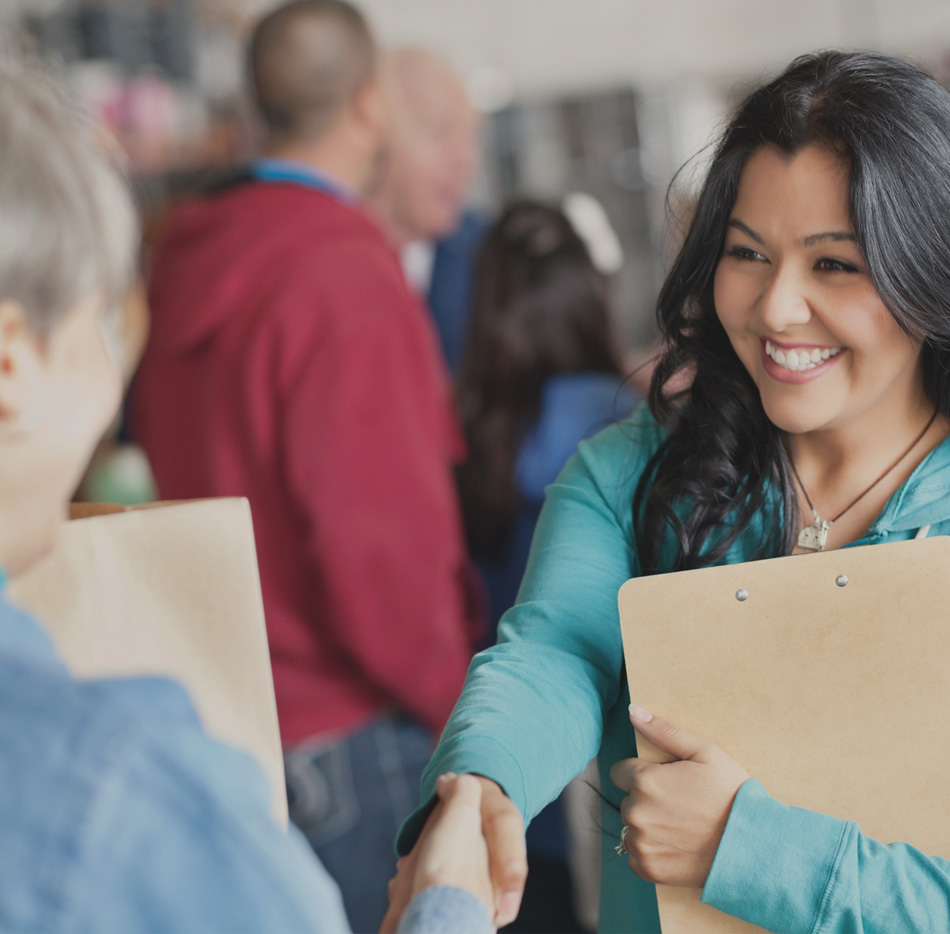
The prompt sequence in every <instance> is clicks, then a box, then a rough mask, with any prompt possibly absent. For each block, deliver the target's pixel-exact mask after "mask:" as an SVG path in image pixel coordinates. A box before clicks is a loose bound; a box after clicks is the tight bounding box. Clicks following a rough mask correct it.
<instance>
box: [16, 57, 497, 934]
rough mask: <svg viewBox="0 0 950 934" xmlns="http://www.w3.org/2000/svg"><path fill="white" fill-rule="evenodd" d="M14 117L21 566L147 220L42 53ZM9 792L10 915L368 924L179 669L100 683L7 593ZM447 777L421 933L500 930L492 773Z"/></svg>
mask: <svg viewBox="0 0 950 934" xmlns="http://www.w3.org/2000/svg"><path fill="white" fill-rule="evenodd" d="M0 127H2V133H0V160H2V164H3V167H4V170H3V173H2V176H0V567H2V568H3V570H4V572H5V573H8V574H16V573H19V572H20V571H22V570H23V569H25V568H27V567H29V566H30V565H31V564H32V563H34V562H35V561H36V560H37V559H39V558H40V557H42V556H43V555H44V554H45V553H46V552H48V551H49V549H50V548H51V547H52V546H53V544H54V542H55V540H56V536H57V531H58V529H59V527H60V526H61V523H62V522H63V520H64V518H65V515H66V510H67V506H68V501H69V498H70V495H71V493H72V491H73V490H74V489H75V487H76V485H77V484H78V482H79V479H80V477H81V475H82V472H83V469H84V467H85V464H86V463H87V461H88V459H89V456H90V455H91V453H92V450H93V447H94V446H95V444H96V441H97V440H98V438H99V436H100V435H101V433H102V432H103V431H104V430H105V428H106V427H107V425H108V424H109V422H110V421H111V419H112V417H113V416H114V414H115V412H116V409H117V406H118V402H119V397H120V386H121V377H120V368H119V366H118V362H119V360H118V358H119V355H120V351H119V349H118V348H119V347H120V342H119V340H118V323H119V315H118V307H119V304H120V302H121V299H122V297H123V295H124V293H125V292H126V290H127V288H128V287H129V286H130V285H131V282H132V276H133V272H134V268H135V259H136V254H137V249H138V229H137V222H136V218H135V213H134V210H133V207H132V202H131V199H130V197H129V193H128V191H127V189H126V187H125V185H124V183H123V182H122V180H121V179H120V177H119V175H118V174H117V173H116V171H115V170H114V169H113V167H112V166H111V165H110V162H109V160H108V159H107V158H106V156H105V154H104V153H103V152H102V151H101V150H100V148H99V146H98V144H97V142H96V138H95V136H94V134H93V132H91V130H90V128H88V127H87V126H85V125H84V124H83V123H82V121H81V120H80V119H79V118H78V116H77V115H76V114H74V113H73V112H72V111H71V109H70V108H69V107H68V106H67V105H66V104H65V103H64V101H63V98H62V96H61V93H60V92H59V90H58V89H57V88H56V87H55V86H54V85H53V84H52V83H51V82H50V81H49V79H48V77H47V76H46V75H45V73H43V72H42V70H40V69H39V68H38V67H36V66H33V65H27V64H26V63H22V62H16V61H11V60H10V58H9V57H7V58H5V59H4V61H3V62H2V63H0ZM5 579H6V578H5V576H4V577H3V580H4V581H5ZM0 787H2V788H3V795H2V796H0V826H2V827H3V835H2V842H0V929H2V930H5V931H7V930H10V931H44V932H54V931H77V932H78V931H97V932H108V931H121V932H128V931H140V930H162V931H227V932H233V931H255V932H264V931H274V932H280V934H285V932H295V931H327V932H338V931H346V930H348V924H347V920H346V917H345V915H344V913H343V907H342V901H341V898H340V894H339V891H338V889H337V886H336V884H335V883H334V882H333V881H332V880H331V878H330V877H329V875H328V874H327V873H326V871H325V870H324V869H323V868H322V867H321V866H320V864H319V863H318V861H317V860H316V858H315V857H314V856H313V854H312V853H311V851H310V849H309V847H308V845H307V844H306V842H305V840H304V839H303V837H302V835H301V834H300V833H299V831H297V830H295V829H293V828H291V830H290V831H289V832H285V831H284V830H283V829H281V828H280V827H278V826H277V824H276V823H275V822H274V821H273V820H272V819H271V817H270V816H269V812H268V798H269V795H268V788H267V785H266V780H265V779H264V776H263V773H262V772H261V770H260V769H259V768H258V766H257V765H256V763H255V762H253V761H252V760H251V759H250V757H248V756H247V755H244V754H243V753H240V752H238V751H236V750H234V749H231V748H229V747H227V746H225V745H222V744H221V743H218V742H215V741H213V740H211V739H210V738H209V737H208V736H207V734H206V733H205V732H204V730H203V729H202V727H201V724H200V722H199V720H198V717H197V714H196V712H195V709H194V707H193V705H192V703H191V701H190V699H189V697H188V695H187V693H186V692H185V690H184V689H183V688H182V687H181V686H180V685H178V684H176V683H175V682H173V681H171V680H168V679H163V678H130V679H117V678H114V679H99V680H79V679H77V678H75V677H73V676H72V675H71V674H70V672H69V671H68V670H67V669H66V667H65V665H64V664H63V662H62V661H61V660H60V659H59V658H58V656H57V654H56V651H55V649H54V646H53V643H52V641H51V640H50V637H49V635H48V634H47V633H46V631H45V630H44V628H43V627H42V625H41V624H40V623H39V622H38V621H36V620H35V619H33V618H32V617H31V616H29V615H28V614H26V613H25V612H23V611H21V610H19V609H17V608H15V607H13V606H12V605H11V604H10V603H9V602H8V601H7V600H6V599H3V598H0ZM439 794H440V796H441V798H442V802H441V804H440V815H441V818H442V819H441V821H440V832H439V834H437V835H436V837H435V842H434V845H433V847H432V848H431V849H430V850H428V851H427V852H422V853H420V854H419V856H418V858H414V860H413V861H412V866H411V869H412V879H413V891H414V894H415V898H414V900H413V902H412V905H411V906H410V908H409V911H407V913H406V915H405V917H404V918H403V921H402V927H401V930H403V931H420V932H423V931H437V930H453V931H470V932H472V934H475V932H478V934H481V932H487V931H489V930H491V926H492V925H491V918H490V916H489V913H488V909H487V905H488V904H490V902H491V892H490V888H489V882H488V871H487V851H486V850H485V847H484V845H483V844H481V836H480V830H479V816H478V814H479V807H480V795H481V792H480V787H479V785H478V783H477V782H476V781H475V780H474V779H472V778H470V777H468V776H463V777H459V778H456V777H455V776H447V777H444V778H443V779H442V780H441V781H440V784H439ZM462 886H464V887H462Z"/></svg>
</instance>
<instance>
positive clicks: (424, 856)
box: [380, 773, 528, 934]
mask: <svg viewBox="0 0 950 934" xmlns="http://www.w3.org/2000/svg"><path fill="white" fill-rule="evenodd" d="M436 791H437V793H438V796H439V800H438V802H437V803H436V806H435V808H434V810H433V811H432V814H431V815H430V816H429V819H428V821H427V822H426V825H425V827H424V828H423V830H422V833H421V834H420V836H419V839H418V840H417V841H416V845H415V846H414V847H413V849H412V852H410V853H409V854H408V855H407V856H404V857H403V858H402V859H400V860H399V863H398V867H397V871H396V875H395V877H394V878H393V879H392V881H391V882H390V883H389V911H388V912H387V913H386V917H385V918H384V919H383V924H382V927H381V928H380V934H396V932H397V930H400V927H399V925H400V921H401V920H402V918H403V913H404V912H405V911H406V908H407V906H409V904H410V902H411V901H412V899H413V898H414V897H415V896H416V895H418V894H419V893H420V892H422V891H423V890H424V889H426V888H429V887H430V886H434V885H439V886H451V887H454V888H459V889H465V890H467V891H468V892H470V893H471V894H472V895H474V896H475V897H476V898H477V899H478V901H479V902H481V904H482V905H483V906H484V915H483V916H482V917H481V918H480V919H479V918H476V917H473V918H472V919H471V921H472V924H471V930H472V931H482V930H486V931H487V930H493V929H494V928H497V927H503V926H504V925H506V924H508V923H510V922H511V921H513V920H514V919H515V917H516V916H517V914H518V908H519V907H520V904H521V895H522V892H523V890H524V883H525V879H526V878H527V873H528V864H527V857H526V855H525V843H524V821H523V820H522V818H521V814H520V813H519V811H518V809H517V808H516V807H515V805H514V804H513V803H512V802H511V801H510V800H509V799H508V797H507V796H506V795H505V793H504V792H503V791H502V790H501V788H500V787H499V786H498V785H497V784H496V783H495V782H493V781H491V780H490V779H487V778H483V777H481V776H476V775H454V774H452V773H447V774H445V775H442V776H440V777H439V780H438V782H437V784H436ZM489 852H491V854H492V859H491V864H489ZM406 920H407V921H408V920H409V919H408V918H407V919H406ZM411 927H412V926H411V924H408V925H406V926H404V927H403V928H402V930H407V929H410V930H411Z"/></svg>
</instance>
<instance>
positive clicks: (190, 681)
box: [9, 498, 287, 823]
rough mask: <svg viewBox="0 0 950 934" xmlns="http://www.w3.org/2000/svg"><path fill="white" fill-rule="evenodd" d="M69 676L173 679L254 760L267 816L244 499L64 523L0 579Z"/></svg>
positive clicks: (270, 753)
mask: <svg viewBox="0 0 950 934" xmlns="http://www.w3.org/2000/svg"><path fill="white" fill-rule="evenodd" d="M9 593H10V598H11V599H12V600H13V601H14V602H16V603H19V604H21V605H22V606H25V607H26V608H27V609H29V610H31V611H32V612H33V613H35V614H36V616H37V618H38V619H40V620H41V621H42V622H43V623H44V624H45V625H46V628H47V629H48V631H49V632H50V634H51V635H52V637H53V639H54V641H55V642H56V645H57V648H58V649H59V651H60V653H61V655H62V657H63V658H64V660H65V661H66V664H67V665H68V666H69V667H70V669H71V670H72V671H73V673H74V674H76V675H77V676H78V677H87V678H103V677H115V676H118V677H127V676H135V675H164V676H167V677H171V678H175V679H177V680H178V681H180V682H181V683H182V684H183V685H184V686H185V687H186V688H187V689H188V692H189V694H190V695H191V699H192V701H193V702H194V704H195V707H196V709H197V711H198V714H199V715H200V717H201V720H202V722H203V724H204V726H205V728H206V729H207V730H208V732H209V733H210V734H211V735H212V736H214V737H215V738H216V739H219V740H222V741H224V742H226V743H230V744H231V745H233V746H237V747H238V748H240V749H243V750H244V751H246V752H249V753H250V754H251V755H253V756H255V757H256V759H257V761H258V762H259V764H260V765H261V767H262V768H263V769H264V772H265V774H266V775H267V777H268V779H269V780H270V785H271V812H272V814H273V815H274V817H275V818H277V819H278V820H279V821H280V822H282V823H283V822H286V820H287V796H286V792H285V790H284V769H283V758H282V755H281V745H280V733H279V731H278V727H277V708H276V704H275V701H274V684H273V681H272V679H271V668H270V655H269V652H268V648H267V633H266V631H265V629H264V607H263V603H262V601H261V585H260V578H259V576H258V571H257V554H256V552H255V548H254V530H253V528H252V526H251V512H250V507H249V506H248V503H247V500H245V499H237V498H235V499H209V500H196V501H194V502H187V503H175V504H171V505H162V506H160V507H159V508H142V509H133V510H130V511H122V512H116V513H115V514H111V515H96V516H94V517H92V518H85V519H76V520H74V521H73V522H67V523H66V524H65V525H64V527H63V530H62V534H61V536H60V540H59V542H58V544H57V545H56V548H55V549H54V550H53V552H52V553H51V554H49V555H48V556H47V557H45V558H44V559H42V560H41V561H39V562H37V563H36V564H35V565H33V566H32V567H30V568H29V569H28V570H27V571H25V572H24V573H23V574H22V575H19V576H17V577H16V578H14V579H13V580H11V581H10V585H9Z"/></svg>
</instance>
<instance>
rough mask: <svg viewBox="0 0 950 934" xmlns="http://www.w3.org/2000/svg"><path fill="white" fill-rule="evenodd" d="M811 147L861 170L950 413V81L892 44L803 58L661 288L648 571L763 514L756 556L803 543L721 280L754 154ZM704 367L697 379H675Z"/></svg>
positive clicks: (903, 311)
mask: <svg viewBox="0 0 950 934" xmlns="http://www.w3.org/2000/svg"><path fill="white" fill-rule="evenodd" d="M811 145H815V146H820V147H822V148H825V149H827V150H828V151H830V152H832V153H834V154H836V155H838V156H840V157H841V158H842V159H843V160H844V161H845V162H846V163H847V165H848V166H849V169H850V210H851V220H852V223H853V226H854V232H855V235H856V237H857V242H858V245H859V247H860V248H861V251H862V253H863V256H864V259H865V261H866V263H867V267H868V270H869V274H870V276H871V280H872V282H873V283H874V285H875V287H876V288H877V291H878V293H879V294H880V296H881V298H882V300H883V301H884V303H885V305H886V306H887V308H888V309H889V311H890V312H891V314H892V315H893V316H894V318H895V320H896V321H897V322H898V324H899V325H900V326H901V328H902V329H903V330H904V331H905V332H906V333H908V334H909V335H911V336H912V337H915V338H917V339H919V340H922V341H923V368H924V381H925V389H926V391H927V393H928V396H929V398H930V400H931V401H932V402H933V404H934V405H935V406H937V408H938V409H939V411H940V412H941V413H942V414H944V415H950V353H948V347H950V92H948V91H947V90H946V89H944V88H943V87H942V86H941V85H940V84H938V83H937V81H936V80H934V79H933V78H932V77H931V76H930V75H928V74H927V73H926V72H924V71H922V70H921V69H919V68H918V67H916V66H915V65H912V64H909V63H908V62H904V61H901V60H899V59H895V58H891V57H889V56H886V55H881V54H876V53H863V52H861V53H844V52H824V53H820V54H815V55H807V56H803V57H801V58H798V59H796V60H795V61H794V62H792V64H791V65H790V66H789V67H788V68H787V69H786V70H785V72H784V73H783V74H781V75H780V76H779V77H778V78H776V79H775V80H773V81H771V82H770V83H768V84H766V85H763V86H761V87H759V88H758V89H756V90H754V91H753V92H752V93H751V94H749V96H748V97H747V98H746V99H745V100H744V101H743V102H742V103H741V104H740V106H739V108H738V110H737V112H736V114H735V116H734V117H733V119H732V120H731V121H730V123H729V125H728V126H727V128H726V130H725V132H724V134H723V136H722V139H721V141H720V143H719V145H718V147H717V149H716V152H715V156H714V158H713V161H712V165H711V167H710V169H709V173H708V175H707V177H706V181H705V184H704V185H703V188H702V192H701V194H700V196H699V200H698V203H697V205H696V211H695V215H694V218H693V221H692V224H691V225H690V228H689V232H688V234H687V236H686V239H685V242H684V243H683V246H682V248H681V249H680V252H679V255H678V256H677V258H676V260H675V262H674V264H673V267H672V269H671V270H670V273H669V275H668V276H667V278H666V282H665V283H664V285H663V288H662V290H661V292H660V296H659V300H658V303H657V320H658V323H659V327H660V331H661V333H662V336H663V338H664V341H665V350H664V353H663V355H662V357H661V359H660V361H659V364H658V366H657V368H656V371H655V373H654V376H653V380H652V383H651V387H650V394H649V404H650V408H651V411H652V412H653V415H654V416H655V418H656V419H657V421H658V422H659V424H660V425H661V426H663V427H664V428H665V429H666V430H667V431H668V432H669V436H668V438H667V440H666V441H665V442H664V443H663V444H662V445H661V447H660V449H659V450H658V451H657V452H656V454H655V455H654V457H653V459H652V460H651V462H650V464H649V466H648V469H647V470H646V471H645V472H644V475H643V476H642V478H641V480H640V483H639V485H638V487H637V490H636V494H635V497H634V503H633V510H634V527H635V529H636V535H637V545H638V550H639V553H640V561H641V566H642V571H643V573H645V574H650V573H657V572H660V571H673V570H684V569H688V568H695V567H700V566H703V565H709V564H714V563H716V562H718V561H720V560H721V559H722V558H723V557H724V555H725V554H726V552H727V550H728V549H729V547H730V546H731V545H732V544H733V543H734V542H735V540H736V539H737V538H738V537H739V536H740V535H741V534H742V532H743V531H744V530H745V529H746V528H747V527H748V526H749V525H750V523H751V522H752V520H753V518H754V517H755V516H756V515H757V514H760V513H761V514H762V515H764V517H765V522H764V528H765V535H764V536H763V537H762V540H761V547H760V549H759V553H758V554H756V555H755V557H767V556H770V555H778V554H788V553H790V552H791V550H792V548H793V547H794V544H795V535H796V532H797V528H796V525H795V523H794V522H784V519H783V517H784V516H795V515H797V514H798V503H797V498H796V493H795V487H794V484H793V483H792V480H791V476H790V467H789V458H788V451H787V447H786V441H785V437H784V433H783V432H782V431H780V430H779V429H778V428H776V427H775V425H773V424H772V423H771V422H770V421H769V419H768V418H767V417H766V415H765V411H764V410H763V408H762V403H761V400H760V398H759V393H758V390H757V389H756V387H755V384H754V383H753V381H752V379H751V377H750V376H749V374H748V373H747V371H746V369H745V367H744V366H743V365H742V363H741V362H740V361H739V358H738V357H737V356H736V354H735V352H734V351H733V349H732V346H731V344H730V342H729V339H728V337H727V336H726V333H725V331H724V330H723V328H722V325H721V324H720V323H719V319H718V317H717V315H716V309H715V305H714V302H713V278H714V275H715V272H716V267H717V265H718V263H719V259H720V256H721V254H722V251H723V244H724V241H725V235H726V227H727V224H728V221H729V216H730V213H731V211H732V207H733V204H734V203H735V199H736V193H737V189H738V185H739V177H740V174H741V173H742V169H743V167H744V166H745V163H746V160H747V159H748V158H749V156H750V155H751V154H752V153H753V152H755V151H756V150H757V149H759V148H760V147H763V146H769V147H773V148H774V149H776V150H777V151H779V152H780V153H783V154H786V155H793V154H794V153H796V152H798V151H799V150H801V149H802V148H803V147H805V146H811ZM689 374H692V379H691V381H690V382H689V386H688V388H687V389H682V388H679V389H677V388H672V387H675V386H676V385H677V381H675V380H673V377H675V376H679V377H682V376H683V375H687V376H688V375H689ZM679 385H680V386H681V385H682V380H680V381H679ZM769 488H772V489H773V490H775V491H776V492H777V494H778V495H776V496H775V497H774V498H773V497H772V496H771V495H770V494H769V493H768V490H769ZM683 516H685V518H683ZM727 519H728V521H727ZM671 534H672V538H670V536H671ZM670 547H672V552H669V551H668V549H669V548H670ZM670 554H672V555H673V557H672V559H671V558H670Z"/></svg>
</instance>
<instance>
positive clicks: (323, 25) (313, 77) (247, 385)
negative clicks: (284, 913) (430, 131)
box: [136, 0, 471, 930]
mask: <svg viewBox="0 0 950 934" xmlns="http://www.w3.org/2000/svg"><path fill="white" fill-rule="evenodd" d="M249 65H250V73H251V78H252V81H253V91H254V97H255V100H256V102H257V105H258V107H259V109H260V113H261V115H262V117H263V119H264V121H265V123H266V125H267V129H268V139H269V146H268V149H267V153H266V158H263V159H261V160H259V161H257V162H255V163H253V164H252V165H251V166H250V167H249V168H248V169H246V170H242V171H240V172H238V173H236V175H235V176H234V177H232V178H229V179H228V180H227V181H226V182H225V183H223V184H222V185H220V186H218V187H217V188H216V189H215V190H214V191H213V192H212V193H210V194H209V195H208V196H207V197H204V198H202V199H199V200H197V201H195V202H193V203H190V204H186V205H182V206H181V207H179V208H178V209H177V211H175V212H174V213H173V215H172V217H171V219H170V221H169V223H168V224H167V226H166V229H165V232H164V236H163V238H162V239H161V241H160V242H159V244H158V245H157V248H156V252H155V258H154V263H153V269H152V281H151V291H150V298H151V304H152V310H153V327H152V336H151V340H150V343H149V347H148V349H147V351H146V355H145V359H144V361H143V363H142V367H141V370H140V373H139V377H138V386H137V393H136V403H137V404H136V427H137V431H138V436H139V438H140V440H141V442H142V445H143V447H144V448H145V450H146V452H147V453H148V455H149V458H150V460H151V462H152V465H153V468H154V472H155V477H156V482H157V485H158V488H159V492H160V494H161V495H162V496H163V497H165V498H171V499H186V498H194V497H205V496H246V497H247V498H248V499H249V500H250V504H251V509H252V513H253V518H254V526H255V534H256V539H257V549H258V556H259V562H260V570H261V584H262V588H263V595H264V606H265V611H266V618H267V626H268V634H269V641H270V650H271V659H272V663H273V670H274V683H275V690H276V695H277V708H278V715H279V718H280V728H281V735H282V739H283V743H284V747H285V767H286V774H287V788H288V797H289V804H290V813H291V818H292V820H294V822H295V823H296V824H297V825H298V826H299V827H301V829H303V830H304V832H305V834H306V835H307V837H308V839H309V840H310V843H311V845H312V846H313V847H314V849H315V851H316V852H317V853H318V854H319V856H320V857H321V859H322V860H323V862H324V864H325V865H326V867H327V868H328V870H329V871H330V873H331V874H332V875H333V876H334V878H336V880H337V881H338V882H339V883H340V886H341V888H342V891H343V897H344V902H345V904H346V908H347V912H348V914H349V916H350V919H351V921H352V923H353V925H354V926H355V927H356V928H357V930H369V929H371V928H374V927H375V926H377V925H378V923H379V921H380V919H381V918H382V915H383V912H384V910H385V903H386V894H385V890H386V882H387V880H388V878H389V877H390V876H391V875H392V871H393V867H394V865H395V857H394V855H393V847H392V841H393V837H394V835H395V831H396V828H397V827H398V825H399V822H400V820H401V819H402V817H403V816H405V814H407V813H408V812H409V811H410V810H411V808H412V807H413V806H414V804H415V803H416V802H417V798H418V787H419V775H420V773H421V769H422V767H423V765H424V763H425V761H426V760H427V758H428V756H429V754H430V751H431V744H432V739H433V737H434V736H436V735H438V732H439V731H440V729H441V727H442V725H443V723H444V722H445V720H446V718H447V716H448V714H449V712H450V710H451V709H452V705H453V703H454V701H455V699H456V698H457V696H458V693H459V690H460V687H461V684H462V681H463V679H464V675H465V670H466V668H467V665H468V662H469V659H470V657H471V652H470V636H469V633H468V631H467V628H466V611H467V607H466V599H465V596H466V595H465V591H464V583H463V581H464V574H465V569H466V561H467V559H466V556H465V547H464V540H463V535H462V530H461V521H460V516H459V512H458V504H457V498H456V493H455V489H454V484H453V481H452V461H453V460H454V459H455V457H456V456H457V454H458V452H459V451H460V448H461V442H460V432H459V430H458V426H457V424H456V421H455V418H454V413H453V409H452V406H451V402H450V396H449V388H448V383H447V380H446V376H445V373H444V369H443V367H442V364H441V361H440V360H439V355H438V352H437V348H436V343H435V337H434V335H433V334H432V333H431V325H430V323H429V322H428V320H427V318H426V315H425V313H424V311H423V309H422V308H421V306H420V305H419V303H418V301H417V300H416V299H415V297H414V296H413V295H412V294H411V292H410V291H409V289H408V288H407V286H406V283H405V279H404V277H403V275H402V271H401V269H400V267H399V263H398V259H397V257H396V256H395V254H394V253H393V252H392V250H391V249H390V247H389V246H388V244H387V243H386V241H385V238H384V236H383V234H382V232H381V231H380V229H379V228H378V226H377V225H376V223H375V222H374V221H373V220H372V219H371V218H370V217H369V216H368V214H366V213H365V212H364V210H363V209H362V208H361V207H360V205H359V199H360V193H361V192H362V191H363V190H364V189H365V188H366V186H367V184H368V183H369V181H370V179H371V177H372V174H373V171H374V169H375V167H376V165H377V162H378V159H379V154H380V149H381V144H382V140H383V134H384V129H385V110H384V102H383V99H382V95H381V92H380V87H379V81H378V66H377V53H376V47H375V44H374V40H373V37H372V35H371V33H370V31H369V29H368V27H367V25H366V23H365V22H364V21H363V19H362V17H361V16H360V14H359V13H358V12H357V11H356V10H355V9H354V8H353V7H351V6H349V5H348V4H346V3H342V2H336V0H295V2H292V3H289V4H287V5H285V6H282V7H280V8H278V9H277V10H275V11H274V12H272V13H270V14H269V15H268V16H266V17H265V18H264V19H263V20H262V21H261V22H260V23H259V25H258V26H257V28H256V29H255V30H254V33H253V36H252V38H251V41H250V47H249Z"/></svg>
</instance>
